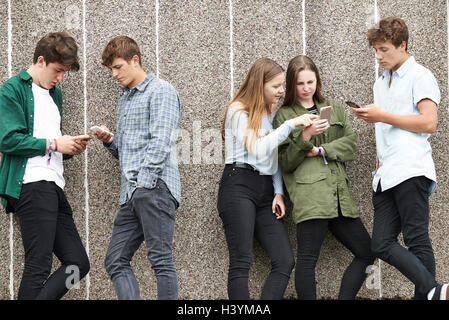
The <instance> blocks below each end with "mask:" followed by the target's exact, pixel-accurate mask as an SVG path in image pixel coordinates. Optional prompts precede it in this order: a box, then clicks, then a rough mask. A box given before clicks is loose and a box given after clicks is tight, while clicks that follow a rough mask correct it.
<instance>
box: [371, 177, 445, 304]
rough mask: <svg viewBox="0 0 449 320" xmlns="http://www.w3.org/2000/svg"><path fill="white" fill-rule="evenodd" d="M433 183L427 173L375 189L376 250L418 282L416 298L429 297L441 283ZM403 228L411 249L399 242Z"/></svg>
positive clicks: (380, 256) (375, 251) (374, 244)
mask: <svg viewBox="0 0 449 320" xmlns="http://www.w3.org/2000/svg"><path fill="white" fill-rule="evenodd" d="M430 183H431V181H430V180H429V179H428V178H426V177H424V176H420V177H414V178H411V179H408V180H406V181H404V182H402V183H400V184H399V185H397V186H395V187H393V188H391V189H388V190H385V191H384V192H381V191H380V190H381V189H380V183H379V187H378V189H377V191H376V192H374V193H373V205H374V226H373V240H372V251H373V253H374V254H375V255H376V256H377V257H379V258H380V259H382V260H384V261H386V262H388V263H389V264H391V265H392V266H394V267H395V268H396V269H398V270H399V271H400V272H401V273H402V274H403V275H404V276H406V277H407V278H408V279H409V280H410V281H412V282H413V283H414V285H415V299H426V295H427V293H428V292H429V291H430V290H431V289H432V288H434V287H436V286H437V282H436V281H435V257H434V254H433V249H432V244H431V242H430V238H429V191H428V190H429V185H430ZM400 232H402V235H403V238H404V243H405V245H406V246H407V247H408V250H407V249H406V248H404V247H403V246H401V245H400V244H399V243H398V239H397V238H398V235H399V233H400Z"/></svg>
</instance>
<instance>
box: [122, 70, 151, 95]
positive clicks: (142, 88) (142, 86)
mask: <svg viewBox="0 0 449 320" xmlns="http://www.w3.org/2000/svg"><path fill="white" fill-rule="evenodd" d="M154 78H156V76H155V75H154V73H152V72H151V73H150V74H148V75H147V76H146V77H145V79H143V80H142V81H141V82H140V83H139V84H138V85H137V86H135V87H134V88H132V89H131V90H130V89H129V88H128V87H127V86H125V87H123V91H125V92H127V91H132V90H134V91H135V90H137V91H141V92H143V91H145V88H146V87H147V85H148V84H149V83H150V82H151V81H153V80H154Z"/></svg>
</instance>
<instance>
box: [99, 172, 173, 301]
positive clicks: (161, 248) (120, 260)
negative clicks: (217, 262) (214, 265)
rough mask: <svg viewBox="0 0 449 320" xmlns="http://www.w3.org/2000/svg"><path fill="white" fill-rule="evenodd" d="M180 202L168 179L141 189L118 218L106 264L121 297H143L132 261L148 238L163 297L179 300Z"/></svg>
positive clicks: (152, 262)
mask: <svg viewBox="0 0 449 320" xmlns="http://www.w3.org/2000/svg"><path fill="white" fill-rule="evenodd" d="M176 208H177V202H176V200H175V198H174V197H173V196H172V194H171V193H170V191H169V189H168V188H167V185H166V184H165V182H164V181H163V180H161V179H158V181H157V184H156V187H154V188H153V189H146V188H137V189H136V190H135V191H134V193H133V195H132V197H131V199H130V200H129V201H128V202H127V203H126V204H124V205H123V206H122V207H121V208H120V210H119V211H118V213H117V216H116V217H115V220H114V228H113V230H112V236H111V241H110V242H109V247H108V250H107V253H106V258H105V267H106V270H107V272H108V273H109V276H110V277H111V280H112V282H113V284H114V288H115V292H116V294H117V298H118V299H119V300H139V299H140V292H139V285H138V283H137V280H136V277H135V275H134V272H133V270H132V268H131V266H130V261H131V259H132V257H133V255H134V253H135V252H136V250H137V249H138V248H139V246H140V244H141V243H142V241H144V240H145V244H146V247H147V255H148V259H149V260H150V263H151V267H152V268H153V270H154V272H155V275H156V279H157V297H158V299H159V300H176V299H178V277H177V274H176V268H175V265H174V263H173V255H172V243H173V233H174V227H175V211H176Z"/></svg>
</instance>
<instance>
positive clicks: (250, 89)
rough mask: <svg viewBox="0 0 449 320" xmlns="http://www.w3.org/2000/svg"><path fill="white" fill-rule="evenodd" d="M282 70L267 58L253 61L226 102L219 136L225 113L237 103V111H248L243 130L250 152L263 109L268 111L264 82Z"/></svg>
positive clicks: (257, 134) (245, 143) (282, 70)
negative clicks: (228, 101) (244, 130)
mask: <svg viewBox="0 0 449 320" xmlns="http://www.w3.org/2000/svg"><path fill="white" fill-rule="evenodd" d="M282 72H284V69H283V68H282V67H281V66H280V65H279V64H278V63H276V62H275V61H273V60H271V59H269V58H260V59H257V60H256V61H254V63H253V65H252V66H251V68H250V69H249V70H248V72H247V74H246V76H245V80H244V81H243V83H242V85H241V86H240V88H239V90H238V92H237V94H236V95H235V96H234V98H233V99H232V101H231V102H230V103H228V104H227V106H226V109H225V115H224V119H223V123H222V125H221V136H222V138H223V140H224V138H225V128H224V126H225V122H226V115H227V113H228V110H229V107H230V106H231V105H233V104H234V105H237V109H238V110H239V111H245V112H247V113H248V126H247V128H246V132H245V140H244V146H245V147H246V149H247V150H248V151H249V152H252V150H253V147H254V143H255V140H256V139H257V138H258V137H259V133H258V131H259V128H260V124H261V122H262V116H263V113H264V111H266V112H267V113H270V112H271V110H270V107H271V106H270V105H267V104H266V103H265V101H264V90H263V89H264V84H265V83H267V82H268V81H270V80H271V79H273V78H274V77H276V76H277V75H279V74H280V73H282Z"/></svg>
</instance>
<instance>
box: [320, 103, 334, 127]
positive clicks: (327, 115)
mask: <svg viewBox="0 0 449 320" xmlns="http://www.w3.org/2000/svg"><path fill="white" fill-rule="evenodd" d="M331 114H332V106H327V107H322V108H321V109H320V119H322V120H324V119H326V120H327V122H329V123H330V122H331Z"/></svg>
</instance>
